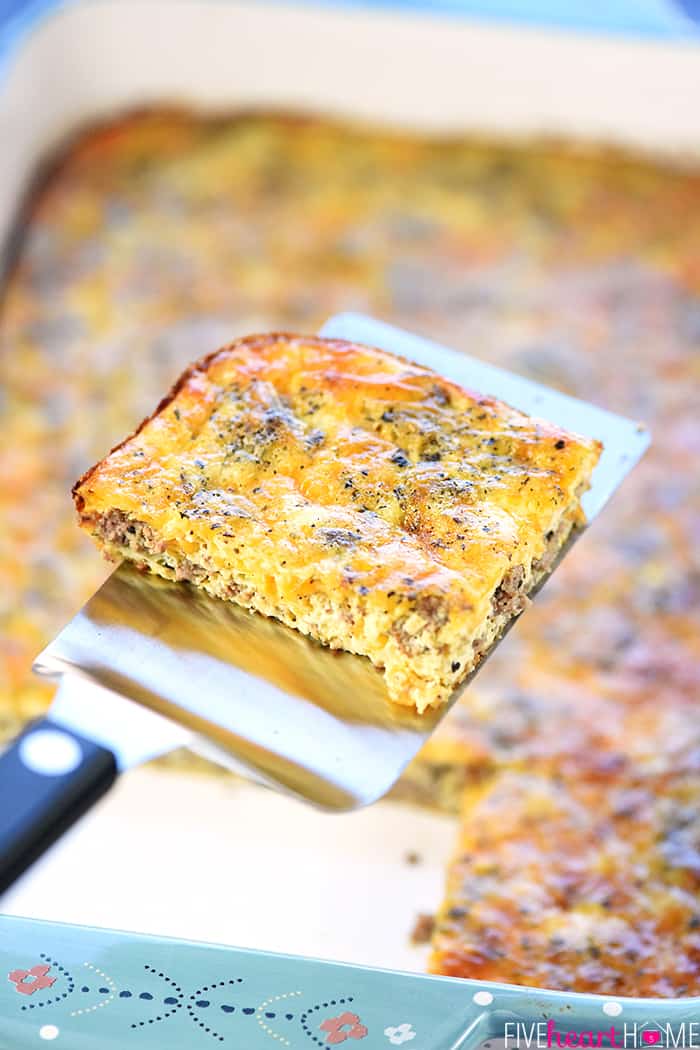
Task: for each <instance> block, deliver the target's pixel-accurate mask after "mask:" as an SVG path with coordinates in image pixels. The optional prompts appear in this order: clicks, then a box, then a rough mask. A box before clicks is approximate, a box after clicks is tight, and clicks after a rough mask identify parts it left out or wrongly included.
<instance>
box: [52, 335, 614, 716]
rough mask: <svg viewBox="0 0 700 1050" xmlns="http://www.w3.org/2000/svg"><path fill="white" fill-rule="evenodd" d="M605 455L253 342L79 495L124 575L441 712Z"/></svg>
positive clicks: (567, 526) (375, 376) (541, 429)
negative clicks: (145, 572) (197, 601)
mask: <svg viewBox="0 0 700 1050" xmlns="http://www.w3.org/2000/svg"><path fill="white" fill-rule="evenodd" d="M599 453H600V446H599V445H598V444H597V443H596V442H594V441H591V440H589V439H587V438H582V437H578V436H576V435H574V434H569V433H567V432H566V431H564V430H561V429H560V428H558V427H556V426H553V425H552V424H550V423H546V422H543V421H542V420H538V419H531V418H530V417H528V416H526V415H523V414H522V413H521V412H517V411H515V410H514V409H512V408H510V407H508V406H507V405H505V404H503V403H501V402H499V401H497V400H495V399H494V398H492V397H489V396H486V395H482V394H478V393H473V392H470V391H467V390H464V389H463V388H462V387H460V386H458V385H457V384H456V383H453V382H451V381H449V380H447V379H444V378H442V377H441V376H439V375H437V374H435V373H434V372H432V371H430V370H429V369H427V368H423V367H421V366H419V365H415V364H412V363H410V362H408V361H406V360H403V359H401V358H399V357H395V356H393V355H392V354H389V353H385V352H383V351H380V350H375V349H371V348H369V347H366V346H359V345H356V344H353V343H349V342H345V341H342V340H336V339H322V338H319V337H314V336H298V335H288V334H279V333H278V334H272V335H260V336H251V337H248V338H245V339H241V340H238V341H237V342H234V343H232V344H231V345H230V346H227V347H224V348H223V349H222V350H219V351H217V352H216V353H214V354H211V355H210V356H209V357H207V358H205V359H204V360H202V361H200V362H199V363H197V364H195V365H193V366H192V367H191V368H190V369H188V370H187V371H186V372H185V374H184V375H183V376H182V377H181V378H180V380H179V381H178V382H177V383H176V384H175V386H174V387H173V389H172V390H171V392H170V394H169V395H168V396H167V397H166V398H165V399H164V400H163V401H162V402H161V403H160V405H159V406H158V408H157V409H156V411H155V413H154V414H153V415H152V416H151V417H150V418H149V419H147V420H145V421H144V422H143V423H142V424H141V426H140V427H139V428H138V430H137V431H136V433H135V434H133V435H132V436H131V437H129V438H127V439H126V440H125V441H123V442H122V443H121V444H120V445H118V446H117V447H116V448H115V449H113V450H112V452H110V454H109V455H108V456H107V457H106V458H105V459H104V460H102V462H101V463H99V464H98V465H97V466H95V467H93V468H92V469H91V470H89V471H88V472H87V473H86V474H85V475H84V476H83V477H82V478H81V479H80V481H78V483H77V484H76V485H75V487H74V490H73V491H74V496H75V501H76V505H77V508H78V512H79V515H80V521H81V524H82V526H83V527H84V528H85V529H87V530H88V531H89V532H90V533H91V534H92V535H93V536H94V537H95V538H96V540H97V541H98V543H99V544H100V545H101V546H102V547H103V548H104V550H105V552H106V553H107V554H108V555H109V556H111V557H114V558H128V559H130V560H132V561H134V562H136V563H137V564H138V565H139V566H141V567H143V568H144V569H149V570H151V571H152V572H156V573H158V574H159V575H161V576H165V577H168V578H170V579H176V580H189V581H191V582H192V583H194V584H196V585H197V586H200V587H203V588H205V589H206V590H207V591H209V592H210V593H211V594H213V595H215V596H217V597H220V598H226V599H230V600H231V601H235V602H237V603H238V604H240V605H243V606H245V607H246V608H248V609H252V610H256V611H257V612H259V613H264V614H265V615H267V616H274V617H277V618H278V619H279V620H281V621H282V622H283V623H285V624H288V625H290V626H291V627H295V628H297V629H298V630H300V631H302V632H304V633H305V634H307V635H309V636H311V637H312V638H314V639H316V640H317V641H319V642H322V643H324V644H326V645H329V646H332V647H334V648H338V649H345V650H348V651H350V652H353V653H358V654H360V655H362V656H366V657H368V658H369V659H370V660H371V661H372V662H373V663H374V664H375V665H377V666H378V667H381V668H383V669H384V672H385V676H386V683H387V688H388V691H389V694H390V696H391V698H392V700H394V701H395V702H397V703H400V704H405V705H409V706H411V705H412V706H415V707H416V708H417V709H418V711H423V710H424V709H425V708H427V707H430V706H432V705H438V704H442V703H444V702H445V701H446V700H448V698H449V697H450V694H451V693H452V691H453V690H454V688H455V687H456V686H457V685H459V683H460V681H461V680H462V679H464V678H465V677H466V676H467V675H468V674H469V673H470V672H471V671H472V670H473V669H474V667H475V666H476V665H477V664H478V662H479V661H480V659H481V658H482V656H483V654H484V653H485V652H486V651H487V650H488V648H489V647H490V646H491V644H492V643H493V642H494V641H495V639H496V638H497V637H498V636H499V635H500V634H501V632H502V631H503V629H504V628H505V627H506V626H507V624H508V623H509V621H510V620H512V618H513V617H514V616H516V615H517V614H518V613H519V612H520V611H521V610H522V609H523V607H524V604H525V602H526V596H527V593H528V592H529V591H530V590H531V589H532V588H533V587H534V586H536V584H537V583H538V581H539V580H540V578H541V577H542V576H543V575H544V574H546V572H547V571H548V569H549V568H550V566H551V563H552V560H553V558H554V557H555V556H556V554H557V552H558V551H559V549H560V548H561V547H562V545H563V544H564V543H565V541H566V539H567V537H568V535H569V533H570V532H571V530H572V528H574V527H575V526H576V525H577V524H579V523H581V522H582V512H581V509H580V497H581V494H582V492H583V491H584V490H585V488H586V487H587V485H588V481H589V478H590V475H591V472H592V470H593V468H594V466H595V464H596V461H597V459H598V456H599Z"/></svg>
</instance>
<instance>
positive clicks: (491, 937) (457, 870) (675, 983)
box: [430, 756, 700, 997]
mask: <svg viewBox="0 0 700 1050" xmlns="http://www.w3.org/2000/svg"><path fill="white" fill-rule="evenodd" d="M576 772H577V776H569V777H565V776H561V775H557V770H556V768H554V769H553V768H551V767H550V766H549V765H547V764H542V763H540V764H535V765H532V766H530V767H528V768H521V769H518V768H517V767H515V766H514V767H513V768H510V769H507V768H504V769H501V770H500V771H499V772H497V773H495V775H494V776H493V777H492V778H489V779H488V780H486V781H485V782H484V783H482V784H481V785H479V786H475V787H473V788H472V789H471V790H469V791H467V792H466V794H465V797H464V804H463V810H462V830H461V835H460V840H459V845H458V849H457V852H456V854H455V857H454V860H453V862H452V865H451V867H450V872H449V876H448V884H447V893H446V897H445V900H444V903H443V905H442V907H441V910H440V913H439V915H438V917H437V924H436V931H435V935H434V938H433V954H432V958H431V963H430V969H431V971H432V972H434V973H439V974H444V975H446V976H451V977H470V978H474V979H477V980H487V981H494V980H495V981H505V982H508V983H513V984H524V985H532V986H535V987H540V988H556V989H560V990H574V991H577V992H597V993H601V994H607V995H639V996H650V997H657V996H670V997H675V996H679V995H685V994H693V993H695V992H696V991H697V988H698V982H699V981H700V934H699V932H698V931H699V930H700V915H699V914H698V907H697V895H698V890H699V889H700V868H699V867H698V862H697V851H696V848H695V847H694V846H693V819H694V812H696V811H697V806H698V801H699V799H700V769H698V763H697V757H696V758H695V759H694V760H693V758H692V756H690V761H685V762H681V763H679V765H678V767H677V768H676V769H675V770H669V771H666V772H665V773H650V774H647V775H642V776H635V772H634V770H633V769H630V768H627V769H621V768H619V766H618V767H617V768H615V767H611V766H610V764H609V762H608V761H607V756H603V758H602V760H598V759H596V757H595V756H590V761H584V760H582V761H580V762H579V765H578V768H577V771H576Z"/></svg>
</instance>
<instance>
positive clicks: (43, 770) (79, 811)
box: [0, 718, 117, 893]
mask: <svg viewBox="0 0 700 1050" xmlns="http://www.w3.org/2000/svg"><path fill="white" fill-rule="evenodd" d="M116 775H117V763H116V760H115V758H114V755H113V754H112V752H111V751H108V750H107V749H106V748H103V747H100V746H99V745H98V744H95V743H93V741H92V740H88V739H87V738H85V737H83V736H79V735H78V734H77V733H74V732H72V731H71V730H69V729H65V728H64V727H63V726H61V725H58V724H57V723H55V722H52V721H51V720H50V719H49V718H42V719H40V720H39V721H37V722H33V723H32V724H31V725H30V726H29V727H28V728H27V729H25V730H24V732H23V733H22V734H21V736H19V737H17V739H16V740H14V741H13V742H12V743H11V744H10V746H9V747H8V748H7V750H6V751H4V752H3V754H2V755H0V893H1V892H2V891H3V890H6V889H7V888H8V886H10V885H11V884H12V883H13V882H14V880H15V879H16V878H18V876H19V875H21V874H22V872H23V871H25V870H26V869H27V868H28V867H29V865H30V864H32V863H33V862H34V861H35V860H36V859H37V858H38V857H40V856H41V854H42V853H43V852H44V851H45V850H47V849H48V848H49V846H50V845H51V844H52V843H53V842H55V841H56V839H57V838H59V836H60V835H62V834H63V832H64V831H66V830H67V829H68V828H69V827H70V826H71V824H74V823H75V821H76V820H78V818H79V817H81V816H82V815H83V813H85V811H86V810H88V809H89V808H90V806H92V805H93V803H95V802H97V800H98V799H99V798H101V797H102V795H104V793H105V792H106V791H107V789H108V788H109V787H110V786H111V785H112V784H113V783H114V780H115V777H116Z"/></svg>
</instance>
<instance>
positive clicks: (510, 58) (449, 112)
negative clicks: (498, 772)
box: [0, 2, 698, 965]
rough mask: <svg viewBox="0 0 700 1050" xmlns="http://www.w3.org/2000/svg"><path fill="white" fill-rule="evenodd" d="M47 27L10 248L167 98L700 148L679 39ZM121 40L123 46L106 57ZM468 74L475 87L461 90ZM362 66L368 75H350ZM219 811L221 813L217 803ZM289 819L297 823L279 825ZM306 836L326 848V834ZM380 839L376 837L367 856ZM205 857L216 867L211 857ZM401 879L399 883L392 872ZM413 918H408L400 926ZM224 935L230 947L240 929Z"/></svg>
mask: <svg viewBox="0 0 700 1050" xmlns="http://www.w3.org/2000/svg"><path fill="white" fill-rule="evenodd" d="M35 10H36V9H35ZM44 15H45V17H43V18H42V20H39V21H34V22H33V23H30V22H26V21H25V22H21V21H20V22H19V23H15V26H14V27H13V34H14V35H13V38H12V41H11V44H12V49H10V45H9V44H8V45H6V48H5V52H4V56H5V57H4V67H3V72H4V84H3V96H2V104H1V105H0V121H1V124H0V134H2V136H3V141H7V142H11V143H12V149H11V150H9V151H7V158H6V165H5V173H4V184H3V190H4V193H3V199H2V216H3V226H2V228H3V232H4V234H5V236H6V237H7V235H8V233H9V231H10V229H11V227H12V225H13V221H14V217H15V216H16V213H17V212H16V209H17V205H18V202H19V201H20V199H21V197H22V193H23V190H24V188H25V187H26V185H27V179H28V178H29V177H30V174H31V172H32V171H33V170H34V169H35V166H36V164H37V162H38V161H39V160H40V159H41V158H42V157H45V156H48V155H49V154H50V152H51V149H52V147H53V146H54V145H55V144H56V143H58V142H60V141H61V140H62V138H63V137H64V136H65V135H66V134H67V133H68V132H69V131H70V130H71V129H74V128H75V127H77V126H79V125H80V124H83V123H86V122H89V121H91V120H93V119H94V118H95V117H98V116H100V115H103V114H107V113H111V112H113V111H114V110H115V109H120V108H122V107H124V106H131V105H135V104H147V103H150V102H154V101H160V100H162V99H163V98H166V99H178V100H181V101H183V102H186V103H190V102H191V103H194V104H197V105H202V106H206V107H213V108H227V107H231V106H254V107H267V106H271V105H279V104H284V105H285V107H286V108H290V107H291V108H304V109H313V110H317V111H318V110H323V111H332V112H339V113H342V114H347V115H350V116H358V117H361V118H365V119H372V120H374V121H378V122H380V123H381V122H382V121H385V120H386V121H389V122H391V123H394V124H404V125H407V126H412V127H417V128H419V129H420V130H422V131H425V132H433V131H434V132H436V133H437V132H443V131H445V130H456V129H472V128H474V129H485V130H498V131H500V132H502V131H504V130H505V131H507V132H510V133H514V134H523V135H529V134H530V133H532V132H533V131H546V132H553V133H557V132H566V133H567V134H569V135H572V134H573V135H578V136H580V137H582V138H584V139H594V140H599V139H606V140H611V141H617V142H626V143H629V144H633V145H636V146H640V147H642V148H646V149H651V150H656V151H659V152H664V153H672V154H674V155H682V156H686V155H690V154H692V153H693V152H695V151H696V149H697V143H698V134H697V130H698V128H697V119H698V118H697V113H696V107H695V105H694V99H696V98H697V97H698V91H697V88H698V83H697V77H698V63H697V51H696V49H695V48H694V47H693V45H692V44H690V43H688V42H683V41H667V42H663V43H661V42H650V41H641V40H616V41H612V40H600V39H596V40H595V41H593V40H589V39H586V38H582V37H572V36H566V35H562V34H559V33H555V32H551V31H536V30H527V31H526V32H525V33H522V32H516V31H514V30H512V29H509V28H508V27H507V26H505V25H504V26H500V27H498V28H495V27H491V26H488V25H482V24H480V25H477V24H471V23H469V22H466V21H462V20H460V19H455V18H442V19H431V18H429V17H427V16H425V15H420V14H416V13H411V14H400V13H395V12H394V13H392V14H391V15H389V14H387V13H386V12H384V13H381V12H374V13H366V12H361V11H359V12H358V11H354V12H350V11H347V10H330V9H323V10H321V9H318V8H312V7H309V8H301V9H292V8H289V7H276V6H273V5H270V6H268V5H264V6H262V5H261V6H258V5H239V4H231V5H228V4H211V5H209V4H204V5H202V4H188V3H174V4H162V3H154V4H150V3H131V2H127V3H121V4H109V3H104V4H103V3H83V4H80V3H77V4H69V5H67V6H65V7H63V8H61V9H60V10H56V11H54V10H53V9H52V10H48V11H45V12H44ZM156 39H157V40H158V45H159V46H158V48H157V49H154V47H153V41H154V40H156ZM116 40H120V41H124V46H123V47H115V46H114V42H115V41H116ZM88 41H89V44H87V46H86V43H85V42H88ZM386 55H391V56H392V59H391V62H390V63H387V60H386ZM427 55H432V56H433V58H432V59H431V60H430V66H429V75H426V76H425V77H421V78H420V83H419V82H418V81H417V78H416V77H415V69H416V68H417V65H419V64H420V65H421V67H422V68H425V63H426V61H428V60H427V59H426V56H427ZM260 56H263V60H262V61H261V58H260ZM300 61H303V62H304V67H305V70H306V71H307V72H308V76H305V77H304V78H299V77H298V76H297V75H296V71H297V69H298V65H299V62H300ZM465 68H468V70H469V77H470V88H471V89H470V91H464V90H463V85H464V70H465ZM357 69H362V70H363V74H364V75H363V76H362V77H357V76H353V75H352V74H353V71H356V70H357ZM377 84H381V91H378V90H377ZM552 84H556V91H553V90H552ZM378 98H379V99H381V107H382V108H381V111H380V110H379V104H378V101H377V100H378ZM134 790H135V791H136V788H135V789H134ZM255 807H256V803H255V802H251V808H250V809H249V810H248V814H249V819H250V820H251V822H254V821H255V820H257V819H259V816H261V815H262V813H263V812H265V813H266V814H267V819H268V820H270V822H271V823H273V819H272V818H271V816H270V812H269V811H268V810H265V809H264V807H262V808H257V809H256V808H255ZM217 812H219V813H221V814H222V815H223V807H221V809H218V808H217ZM284 819H288V820H289V821H290V822H291V821H293V820H294V819H295V818H294V817H292V815H291V813H289V814H287V813H285V817H284ZM409 823H410V822H409V821H408V820H407V821H406V823H405V824H403V825H401V826H402V828H403V829H404V832H405V835H406V839H405V842H406V845H407V846H408V845H409V844H410V845H411V846H414V845H417V846H418V848H419V849H420V847H421V843H420V842H417V843H416V842H414V841H412V839H411V833H410V830H409ZM438 826H439V825H435V826H433V827H438ZM307 827H308V826H306V825H305V828H307ZM441 833H442V832H441V831H437V830H436V831H435V834H436V835H438V834H441ZM307 834H308V830H307ZM316 834H317V836H318V842H319V843H321V842H322V841H323V838H324V835H323V832H322V831H321V830H320V825H319V826H318V831H317V832H316V831H314V832H312V836H313V835H316ZM349 834H350V833H348V835H349ZM431 835H432V832H431ZM291 837H293V836H290V838H291ZM358 838H360V839H361V838H362V834H361V833H359V834H358ZM381 838H382V835H381V833H380V832H379V831H376V837H375V839H374V840H373V841H372V842H371V843H369V842H368V843H367V849H368V852H369V850H370V849H371V848H373V847H376V846H377V843H379V842H380V840H381ZM426 838H430V836H426ZM341 839H342V836H341V834H340V833H339V834H338V842H337V847H338V850H337V859H338V864H339V866H342V864H343V863H346V862H347V855H348V853H349V852H350V848H349V847H348V845H347V842H345V843H342V842H341V841H340V840H341ZM247 844H248V847H249V850H248V862H249V863H250V864H251V865H255V864H256V863H258V862H259V861H260V858H261V854H260V853H256V852H255V850H256V845H255V841H254V839H253V836H252V835H251V836H250V840H249V841H248V843H247ZM353 849H354V846H353ZM382 856H383V855H382ZM212 858H213V861H212V862H213V863H216V859H215V858H216V852H214V853H212ZM388 866H390V865H388ZM396 868H397V869H398V872H397V874H398V876H399V877H400V876H401V874H403V872H402V869H401V866H400V865H396ZM392 870H394V869H393V868H392ZM42 878H43V876H42ZM47 878H48V876H47ZM431 878H432V875H431ZM49 884H50V880H49ZM42 886H43V888H44V890H45V889H46V886H47V883H42ZM345 886H346V887H348V883H347V882H346V883H345ZM421 892H422V893H424V892H425V891H421ZM418 896H420V894H414V900H415V899H417V897H418ZM407 898H408V894H407V895H406V899H407ZM385 899H386V898H385ZM413 908H415V904H414V905H413ZM380 911H381V905H380V904H377V905H376V912H374V913H373V914H372V916H370V913H369V912H368V913H367V914H366V916H365V921H366V924H367V928H369V927H370V926H376V914H377V912H380ZM409 917H410V916H409V908H408V906H407V910H406V913H405V915H404V918H403V922H404V929H405V928H407V926H408V924H409ZM110 921H111V920H110ZM231 921H233V920H231ZM123 922H124V925H129V924H130V920H128V919H124V920H123ZM142 925H143V923H142ZM146 925H147V924H146ZM258 926H259V929H260V933H259V940H262V941H265V940H266V939H267V938H268V937H270V936H272V934H271V932H270V931H269V930H268V931H265V930H264V929H262V927H264V919H262V918H261V919H260V921H259V923H258ZM340 926H341V923H340V922H337V923H331V929H330V930H329V931H328V932H327V933H326V938H327V939H326V940H325V941H324V949H323V954H329V955H339V956H341V957H345V958H347V957H349V954H350V953H351V952H352V951H356V952H357V955H356V957H358V958H360V959H363V960H365V961H374V962H377V963H386V962H389V961H391V962H393V961H394V959H396V958H397V956H396V955H395V956H391V955H390V954H389V955H388V954H387V945H386V942H384V943H382V944H380V943H378V942H376V941H373V942H372V943H371V944H370V942H369V940H368V941H366V942H365V943H360V942H361V940H362V937H361V936H360V934H359V933H358V936H357V946H355V945H351V946H350V947H348V944H347V941H342V943H341V939H340V938H338V940H337V941H335V942H334V940H333V937H334V927H340ZM277 934H278V936H280V934H279V927H278V930H277ZM317 934H318V936H319V937H320V936H321V931H320V930H319V931H317ZM250 936H251V939H249V940H248V943H252V935H250ZM386 936H387V938H388V936H389V934H388V931H387V935H386ZM246 937H247V938H248V935H246ZM227 938H228V939H230V940H236V941H238V940H239V937H237V936H236V935H235V932H230V933H227ZM278 943H279V941H278ZM336 945H337V947H336ZM283 946H284V947H288V948H290V949H295V948H296V949H298V948H299V947H300V946H299V945H298V944H296V945H295V944H292V943H286V944H284V945H283ZM304 950H309V951H311V950H313V949H311V948H306V947H305V948H304ZM399 954H400V953H399ZM414 959H415V957H414ZM396 964H397V965H398V964H399V962H398V961H397V963H396Z"/></svg>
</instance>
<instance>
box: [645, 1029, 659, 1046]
mask: <svg viewBox="0 0 700 1050" xmlns="http://www.w3.org/2000/svg"><path fill="white" fill-rule="evenodd" d="M642 1039H643V1040H644V1042H645V1043H646V1044H647V1046H654V1044H655V1043H658V1042H659V1040H660V1039H661V1032H642Z"/></svg>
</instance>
